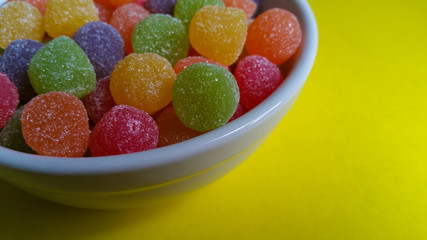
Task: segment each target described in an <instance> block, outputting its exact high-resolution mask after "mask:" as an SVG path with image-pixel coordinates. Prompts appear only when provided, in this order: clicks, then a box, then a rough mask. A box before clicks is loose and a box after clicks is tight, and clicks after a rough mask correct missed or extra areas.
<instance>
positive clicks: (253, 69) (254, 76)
mask: <svg viewBox="0 0 427 240" xmlns="http://www.w3.org/2000/svg"><path fill="white" fill-rule="evenodd" d="M234 76H235V78H236V81H237V84H238V85H239V90H240V102H241V103H242V104H243V105H245V107H247V108H248V109H249V110H250V109H252V108H254V107H256V106H257V105H258V104H259V103H261V102H262V101H264V99H266V98H267V97H268V96H270V94H271V93H272V92H274V90H276V89H277V88H278V87H279V85H280V84H281V83H282V81H283V76H282V73H281V71H280V69H279V68H278V67H277V66H276V65H275V64H274V63H272V62H270V61H269V60H268V59H267V58H265V57H261V56H257V55H251V56H248V57H245V58H244V59H242V60H241V61H240V62H239V63H238V64H237V67H236V70H235V71H234Z"/></svg>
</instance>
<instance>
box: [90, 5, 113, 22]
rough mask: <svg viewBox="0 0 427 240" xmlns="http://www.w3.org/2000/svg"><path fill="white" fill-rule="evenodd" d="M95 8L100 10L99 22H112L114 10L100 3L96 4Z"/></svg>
mask: <svg viewBox="0 0 427 240" xmlns="http://www.w3.org/2000/svg"><path fill="white" fill-rule="evenodd" d="M94 3H95V7H96V9H97V10H98V17H99V21H103V22H106V23H108V22H110V18H111V15H112V14H113V9H112V8H110V7H108V6H107V5H104V4H102V3H99V2H94Z"/></svg>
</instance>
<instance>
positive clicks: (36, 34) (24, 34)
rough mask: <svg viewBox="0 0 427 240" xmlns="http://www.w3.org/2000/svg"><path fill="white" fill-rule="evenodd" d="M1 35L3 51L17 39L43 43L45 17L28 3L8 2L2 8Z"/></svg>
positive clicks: (0, 43) (0, 15)
mask: <svg viewBox="0 0 427 240" xmlns="http://www.w3.org/2000/svg"><path fill="white" fill-rule="evenodd" d="M0 33H1V34H0V47H1V48H3V49H5V48H6V46H7V45H8V44H9V43H11V42H13V41H15V40H17V39H32V40H36V41H41V40H42V39H43V37H44V35H45V31H44V27H43V16H42V14H41V13H40V11H39V10H38V9H37V8H36V7H34V6H33V5H31V4H29V3H27V2H22V1H13V2H8V3H7V4H5V5H4V6H2V7H1V8H0Z"/></svg>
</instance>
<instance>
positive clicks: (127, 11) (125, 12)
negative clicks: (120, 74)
mask: <svg viewBox="0 0 427 240" xmlns="http://www.w3.org/2000/svg"><path fill="white" fill-rule="evenodd" d="M148 15H150V12H149V11H147V10H146V9H145V8H143V7H141V6H140V5H137V4H134V3H128V4H125V5H122V6H120V7H118V8H116V10H114V12H113V15H112V16H111V19H110V24H111V25H112V26H113V27H114V28H116V29H117V31H119V33H120V35H122V38H123V41H124V42H125V52H126V53H132V52H133V48H132V40H131V39H132V32H133V29H134V27H135V25H136V24H137V23H138V22H139V21H141V20H142V19H144V18H145V17H147V16H148Z"/></svg>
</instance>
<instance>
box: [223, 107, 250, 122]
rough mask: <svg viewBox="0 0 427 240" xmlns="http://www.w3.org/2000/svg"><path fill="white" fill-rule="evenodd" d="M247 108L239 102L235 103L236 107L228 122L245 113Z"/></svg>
mask: <svg viewBox="0 0 427 240" xmlns="http://www.w3.org/2000/svg"><path fill="white" fill-rule="evenodd" d="M247 112H248V110H247V109H246V108H245V106H243V104H241V103H239V104H237V109H236V111H235V112H234V114H233V116H231V118H230V120H228V122H231V121H233V120H235V119H237V118H239V117H241V116H242V115H243V114H245V113H247Z"/></svg>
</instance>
